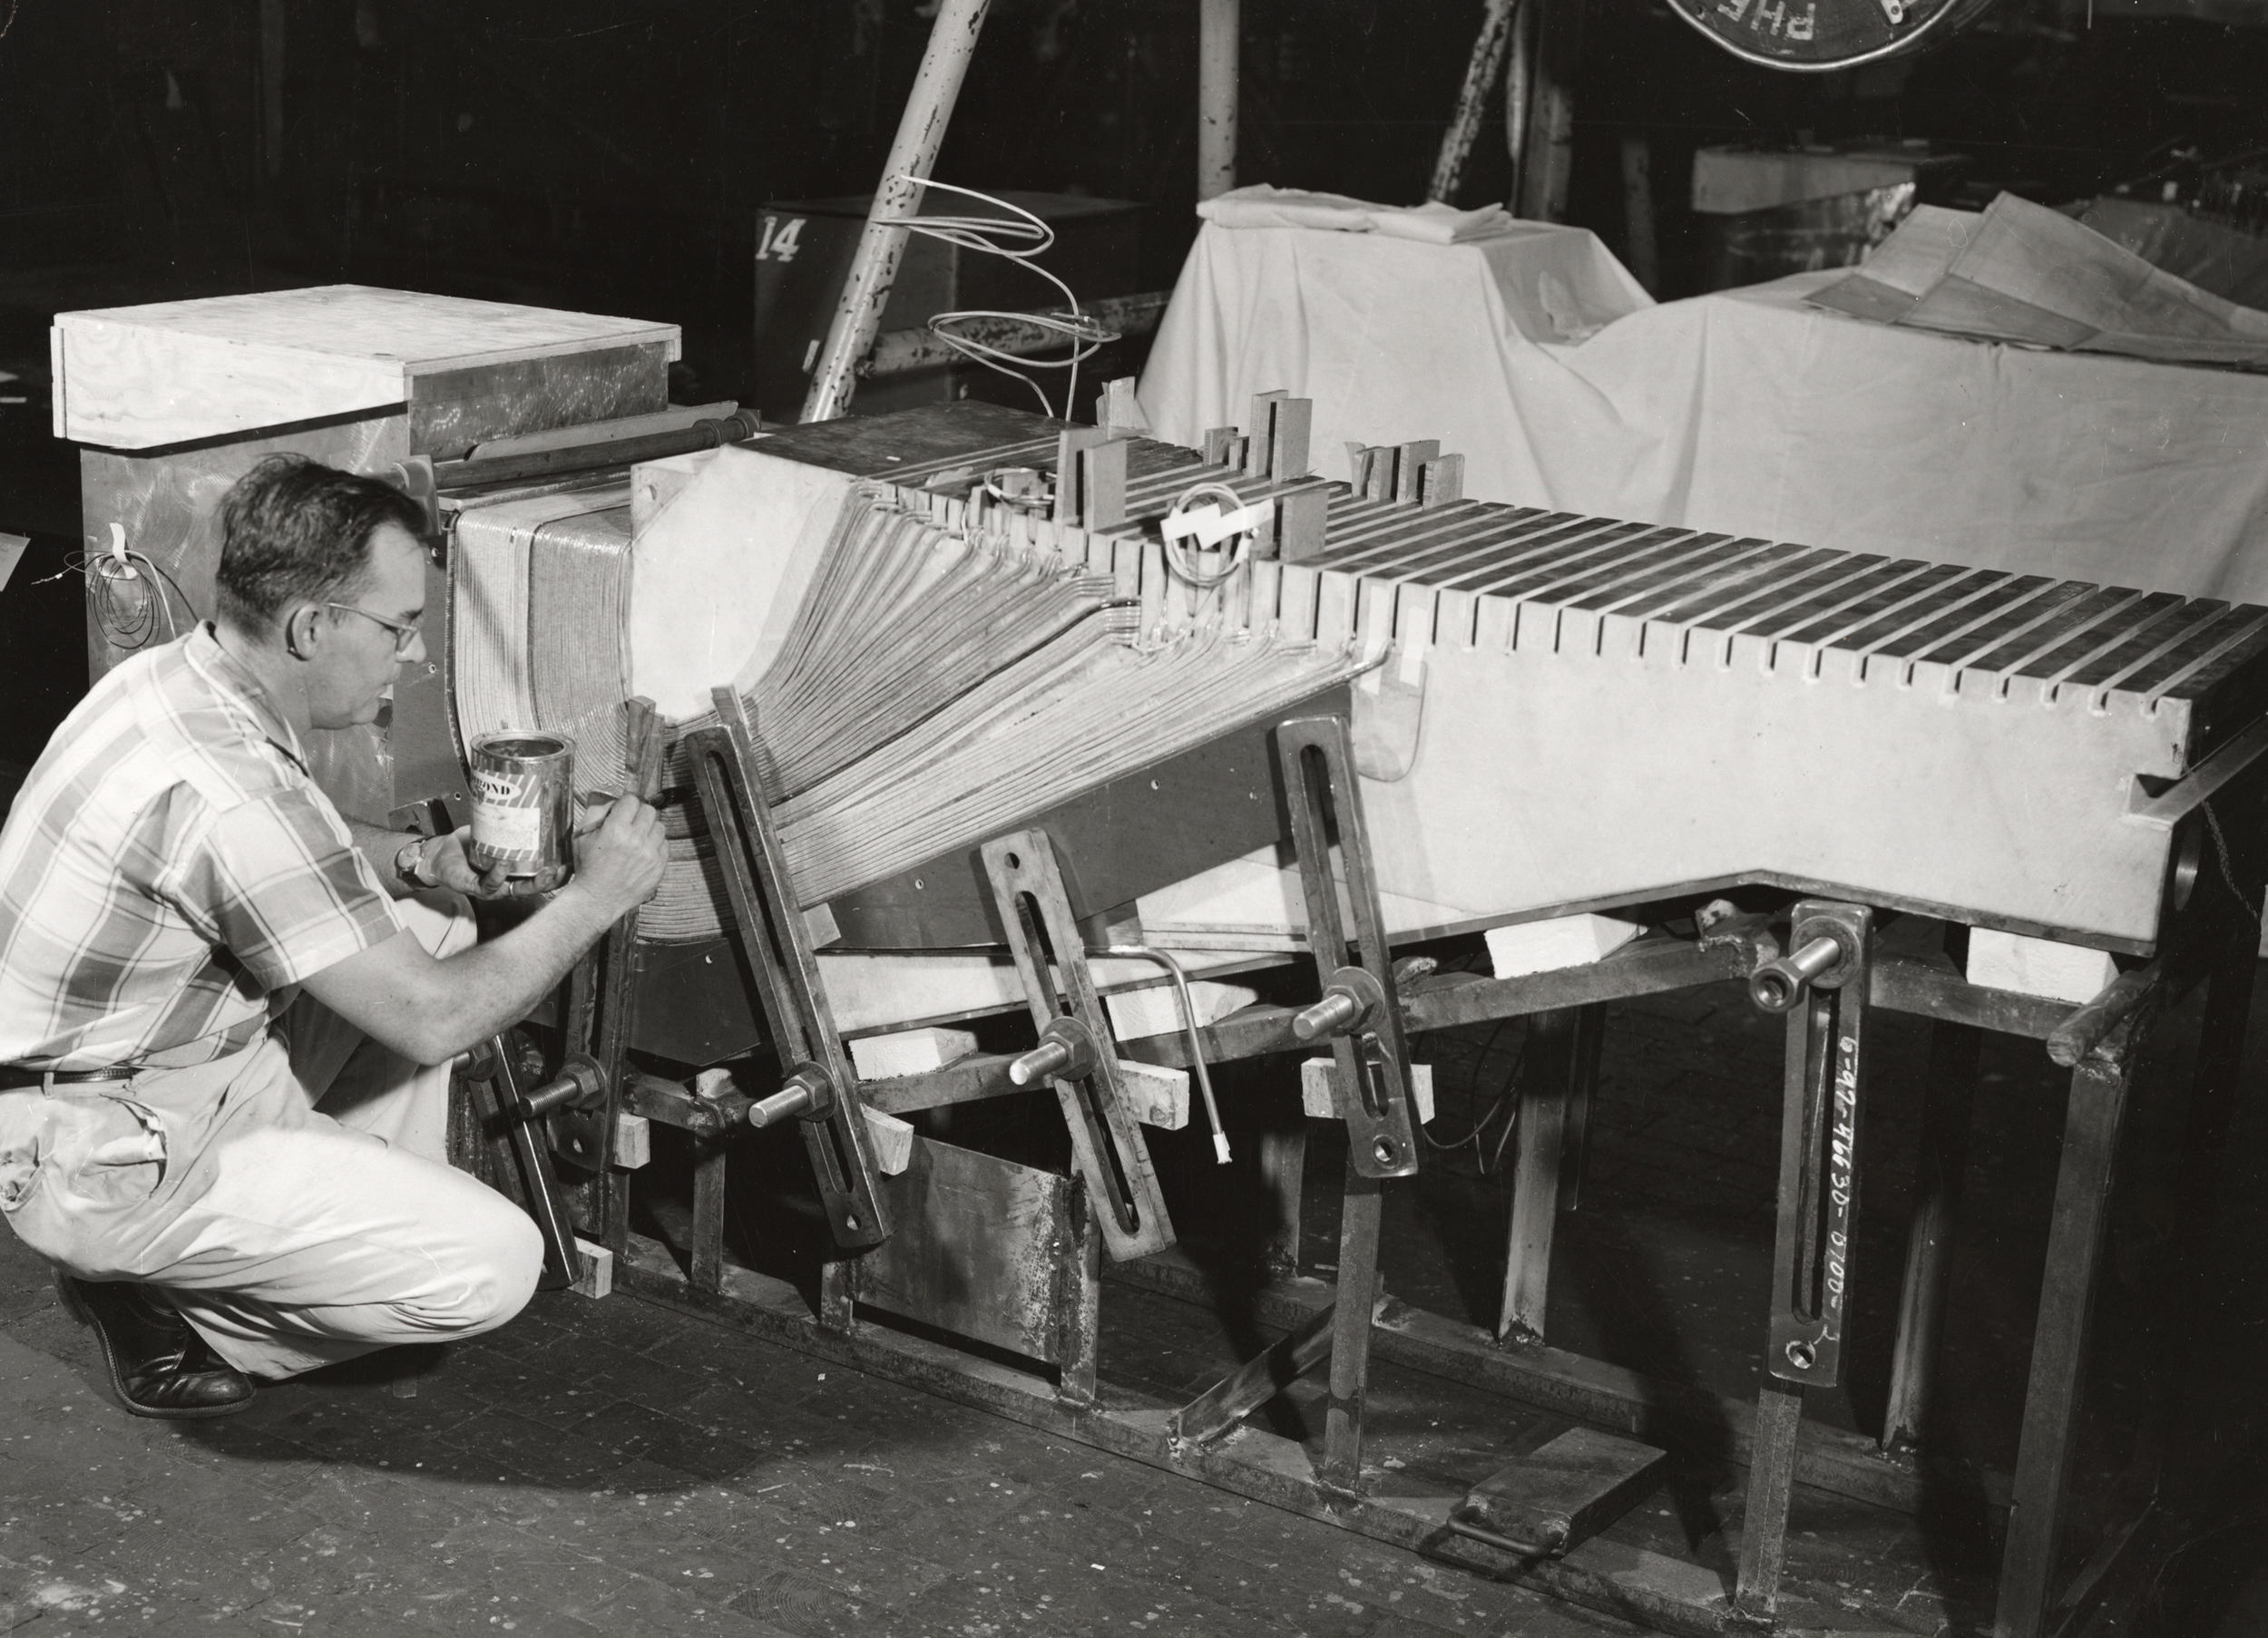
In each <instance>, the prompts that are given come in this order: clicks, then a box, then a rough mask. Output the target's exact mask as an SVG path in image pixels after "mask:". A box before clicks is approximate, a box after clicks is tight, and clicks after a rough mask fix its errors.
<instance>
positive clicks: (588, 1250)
mask: <svg viewBox="0 0 2268 1638" xmlns="http://www.w3.org/2000/svg"><path fill="white" fill-rule="evenodd" d="M575 1249H576V1250H577V1251H579V1252H581V1253H582V1278H581V1279H579V1280H577V1281H576V1282H574V1284H572V1286H570V1287H568V1289H569V1290H570V1291H572V1292H575V1293H576V1294H577V1295H579V1296H584V1297H603V1296H605V1295H606V1294H607V1293H608V1292H611V1291H612V1290H613V1289H614V1253H612V1252H611V1251H609V1250H607V1249H606V1247H604V1246H603V1245H593V1244H591V1242H589V1241H588V1240H584V1239H582V1238H581V1237H580V1236H578V1237H577V1239H576V1241H575Z"/></svg>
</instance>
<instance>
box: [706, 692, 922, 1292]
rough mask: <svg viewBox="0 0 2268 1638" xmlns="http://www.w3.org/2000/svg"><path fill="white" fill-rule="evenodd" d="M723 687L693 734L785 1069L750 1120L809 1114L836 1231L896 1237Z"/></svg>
mask: <svg viewBox="0 0 2268 1638" xmlns="http://www.w3.org/2000/svg"><path fill="white" fill-rule="evenodd" d="M715 698H716V702H717V717H718V721H719V725H720V726H717V727H713V728H696V729H694V730H693V731H692V732H691V733H689V734H688V735H686V736H685V740H684V743H685V746H686V749H687V751H688V753H689V756H691V759H692V763H693V774H694V779H695V783H696V785H698V786H699V791H700V795H701V808H702V812H703V814H705V815H706V816H707V818H708V821H709V837H710V839H711V840H712V841H713V842H714V843H715V844H716V850H717V863H718V867H719V872H720V873H722V875H723V876H724V879H725V890H726V893H727V896H728V898H729V899H730V901H731V909H732V918H733V922H734V926H735V930H736V931H738V934H739V937H740V944H741V948H742V949H743V950H744V951H747V953H748V965H749V967H750V968H751V969H752V970H754V971H755V973H756V975H757V983H758V990H759V996H758V999H759V1000H760V1001H761V1003H762V1005H763V1011H764V1019H765V1022H766V1024H767V1027H768V1032H769V1034H770V1036H771V1039H772V1048H773V1050H774V1052H775V1053H777V1056H778V1058H779V1068H780V1074H781V1076H782V1077H783V1085H782V1086H781V1087H780V1089H779V1090H778V1091H777V1092H776V1093H774V1094H772V1096H771V1097H769V1098H767V1099H763V1100H760V1101H759V1102H758V1103H757V1104H754V1105H751V1106H750V1111H749V1124H750V1125H752V1126H754V1125H765V1124H769V1123H770V1122H772V1121H774V1120H784V1119H786V1118H787V1117H788V1116H790V1115H793V1116H796V1117H797V1118H799V1119H800V1120H801V1121H802V1122H803V1138H804V1146H805V1147H806V1149H807V1150H808V1151H809V1153H810V1155H811V1169H812V1172H813V1174H814V1175H815V1176H816V1179H817V1181H818V1187H819V1198H820V1201H821V1203H822V1204H824V1205H825V1206H826V1216H827V1224H828V1226H829V1227H831V1228H832V1229H833V1230H834V1233H835V1241H836V1244H837V1245H840V1246H843V1247H845V1248H846V1249H855V1248H857V1247H861V1246H868V1245H878V1244H880V1243H882V1242H883V1241H884V1240H885V1239H887V1238H889V1234H890V1213H889V1207H888V1205H887V1204H885V1201H884V1199H883V1195H882V1191H881V1186H880V1181H879V1179H880V1171H879V1169H878V1168H877V1167H876V1165H875V1155H874V1140H873V1139H872V1137H871V1136H868V1133H867V1130H866V1111H865V1105H864V1104H863V1103H862V1102H861V1101H860V1099H859V1097H858V1077H856V1075H855V1074H854V1073H853V1072H852V1070H851V1066H850V1058H849V1057H848V1055H847V1054H846V1053H845V1052H844V1050H843V1038H842V1037H841V1035H839V1034H838V1033H837V1032H836V1028H835V1013H834V1009H833V1008H832V1007H830V1006H829V1005H828V1002H827V998H826V984H825V982H824V980H822V979H821V978H820V976H819V960H818V956H817V954H816V952H815V951H813V949H812V946H811V935H810V933H809V931H807V928H806V927H805V925H804V919H803V907H802V906H801V905H800V904H798V903H797V902H796V897H795V893H794V890H793V883H792V882H791V881H790V879H789V877H788V874H787V855H786V854H785V853H782V851H781V849H780V845H779V836H778V834H777V832H776V831H775V830H774V829H773V828H772V810H771V806H770V804H769V803H768V801H767V799H766V795H765V790H764V783H763V775H762V773H761V771H760V770H761V768H762V766H763V762H762V759H761V758H760V757H759V756H758V754H757V742H756V729H755V726H754V725H752V724H751V723H750V722H749V721H748V715H747V712H746V711H745V710H744V709H743V707H742V706H741V702H740V697H739V695H738V693H736V692H735V691H734V690H733V689H731V688H730V687H720V688H719V689H717V690H716V691H715ZM767 1106H774V1107H772V1109H771V1111H770V1112H769V1113H767V1115H766V1116H765V1118H764V1120H763V1121H761V1122H759V1121H758V1120H757V1119H756V1118H755V1112H756V1110H757V1109H758V1108H764V1107H767Z"/></svg>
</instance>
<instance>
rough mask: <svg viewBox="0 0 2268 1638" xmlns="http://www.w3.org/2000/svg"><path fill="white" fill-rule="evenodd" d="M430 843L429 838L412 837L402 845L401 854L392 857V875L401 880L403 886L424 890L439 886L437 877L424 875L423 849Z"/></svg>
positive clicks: (431, 839)
mask: <svg viewBox="0 0 2268 1638" xmlns="http://www.w3.org/2000/svg"><path fill="white" fill-rule="evenodd" d="M432 841H433V838H432V837H431V836H412V837H411V838H410V839H409V840H408V841H407V842H406V843H403V844H402V850H401V852H399V853H396V854H395V855H394V873H395V874H396V876H398V877H400V878H401V882H402V885H403V886H405V887H408V888H426V887H438V886H440V885H441V882H440V879H439V878H438V877H435V876H429V875H427V874H426V873H425V848H426V846H427V844H428V843H431V842H432Z"/></svg>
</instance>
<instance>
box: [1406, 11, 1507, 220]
mask: <svg viewBox="0 0 2268 1638" xmlns="http://www.w3.org/2000/svg"><path fill="white" fill-rule="evenodd" d="M1519 9H1520V0H1487V5H1486V8H1485V10H1484V11H1483V12H1482V14H1481V33H1480V35H1479V37H1478V38H1477V39H1475V40H1474V41H1473V43H1472V59H1471V62H1469V63H1466V64H1465V83H1464V88H1463V89H1462V90H1461V91H1460V92H1459V93H1457V112H1456V114H1455V115H1454V117H1452V119H1451V120H1450V122H1449V129H1448V131H1447V132H1444V133H1442V151H1441V155H1440V157H1439V158H1437V159H1436V160H1435V161H1433V180H1432V186H1430V187H1428V188H1427V189H1426V190H1425V197H1426V198H1427V199H1429V200H1441V201H1442V202H1443V203H1444V204H1452V205H1453V204H1455V203H1456V202H1457V184H1458V183H1459V182H1461V181H1462V180H1464V175H1465V161H1466V159H1467V158H1469V157H1470V156H1471V152H1472V143H1473V140H1474V139H1475V138H1476V137H1478V136H1479V135H1480V134H1481V109H1482V108H1484V107H1486V106H1487V104H1488V100H1489V93H1490V92H1491V91H1492V90H1494V89H1495V88H1496V77H1497V75H1498V74H1500V73H1502V72H1503V71H1504V54H1505V52H1506V51H1507V50H1508V49H1509V48H1510V45H1511V43H1512V18H1513V16H1514V15H1516V14H1517V13H1518V11H1519Z"/></svg>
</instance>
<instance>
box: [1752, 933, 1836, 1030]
mask: <svg viewBox="0 0 2268 1638" xmlns="http://www.w3.org/2000/svg"><path fill="white" fill-rule="evenodd" d="M1840 960H1843V946H1842V944H1841V943H1839V942H1838V941H1836V940H1834V939H1833V938H1830V937H1829V936H1828V935H1826V934H1825V933H1822V934H1820V936H1819V937H1817V938H1815V939H1813V941H1811V942H1810V943H1808V944H1806V945H1804V947H1803V948H1802V949H1801V950H1797V951H1791V952H1790V953H1789V954H1787V955H1784V956H1782V957H1781V958H1780V959H1779V960H1776V961H1766V962H1765V964H1764V965H1763V966H1761V967H1759V968H1757V969H1756V970H1755V972H1754V973H1752V974H1750V975H1749V979H1748V999H1750V1000H1752V1001H1754V1002H1755V1003H1756V1005H1757V1006H1759V1007H1761V1008H1762V1009H1764V1010H1765V1011H1766V1012H1787V1011H1790V1010H1792V1009H1794V1006H1795V1003H1796V1002H1797V1001H1799V1000H1801V999H1803V996H1804V990H1806V989H1808V988H1809V987H1810V985H1811V981H1812V980H1813V979H1815V978H1817V977H1818V976H1819V975H1820V974H1821V973H1823V972H1825V971H1826V970H1828V969H1829V968H1831V967H1833V965H1834V964H1835V963H1836V962H1837V961H1840Z"/></svg>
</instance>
